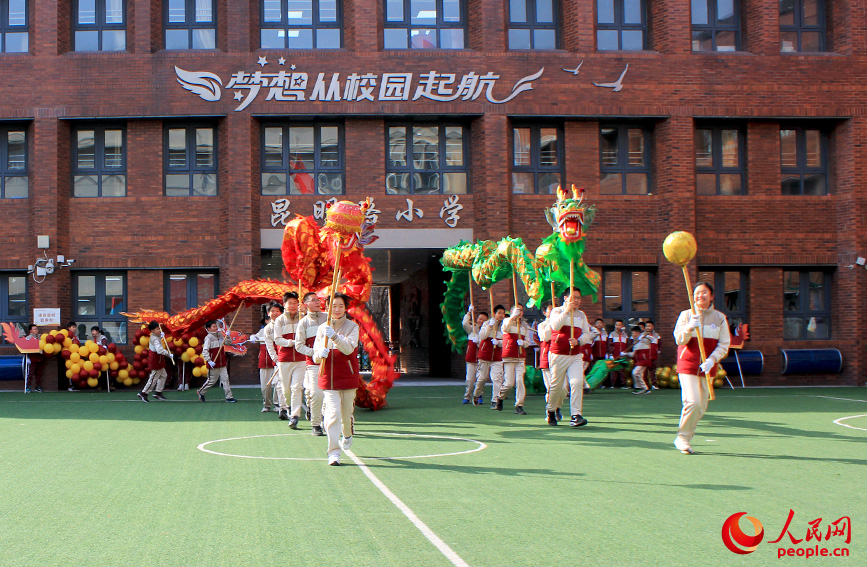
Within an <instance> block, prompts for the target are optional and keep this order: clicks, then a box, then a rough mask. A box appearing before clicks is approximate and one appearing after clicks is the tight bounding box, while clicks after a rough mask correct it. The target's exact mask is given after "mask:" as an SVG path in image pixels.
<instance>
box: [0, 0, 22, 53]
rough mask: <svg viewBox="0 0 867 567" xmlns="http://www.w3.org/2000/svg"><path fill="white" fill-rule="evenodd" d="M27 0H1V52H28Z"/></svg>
mask: <svg viewBox="0 0 867 567" xmlns="http://www.w3.org/2000/svg"><path fill="white" fill-rule="evenodd" d="M27 15H28V14H27V0H0V53H27V50H28V49H29V38H28V33H27V27H28V25H29V22H28V18H27Z"/></svg>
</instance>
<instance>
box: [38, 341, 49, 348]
mask: <svg viewBox="0 0 867 567" xmlns="http://www.w3.org/2000/svg"><path fill="white" fill-rule="evenodd" d="M47 344H48V343H46V342H45V341H44V340H42V341H39V348H40V349H41V350H45V345H47Z"/></svg>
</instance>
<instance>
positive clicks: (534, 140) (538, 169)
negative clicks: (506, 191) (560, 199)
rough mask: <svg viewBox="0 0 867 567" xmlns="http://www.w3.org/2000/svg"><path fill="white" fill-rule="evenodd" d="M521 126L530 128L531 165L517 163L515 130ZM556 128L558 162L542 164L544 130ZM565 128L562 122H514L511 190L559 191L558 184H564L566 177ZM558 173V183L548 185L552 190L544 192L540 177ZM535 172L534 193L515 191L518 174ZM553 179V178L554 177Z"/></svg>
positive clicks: (547, 193) (511, 153) (545, 193)
mask: <svg viewBox="0 0 867 567" xmlns="http://www.w3.org/2000/svg"><path fill="white" fill-rule="evenodd" d="M519 128H529V129H530V151H529V152H528V153H529V157H530V164H529V165H517V164H516V159H517V158H516V156H515V144H516V141H515V140H516V132H515V130H517V129H519ZM550 129H555V130H556V133H557V141H556V157H557V163H556V165H553V166H550V165H542V142H541V138H542V130H550ZM564 131H565V128H564V126H563V123H562V122H558V123H549V124H540V123H534V124H529V123H520V122H516V123H514V124H512V127H511V132H510V138H511V139H510V142H511V143H510V144H509V146H510V162H509V163H510V165H511V168H510V173H511V191H512V193H516V194H533V195H553V194H554V193H556V191H557V185H563V180H564V179H565V178H566V161H565V156H566V144H565V137H564ZM555 173H556V174H557V175H558V178H557V183H556V185H555V184H550V185H548V187H551V190H550V191H547V192H543V191H541V190H540V178H541V177H542V176H545V175H552V174H555ZM526 174H533V193H529V192H526V191H515V188H516V179H517V176H520V175H526ZM552 179H553V178H552Z"/></svg>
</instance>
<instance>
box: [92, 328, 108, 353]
mask: <svg viewBox="0 0 867 567" xmlns="http://www.w3.org/2000/svg"><path fill="white" fill-rule="evenodd" d="M90 336H92V337H93V342H95V343H96V344H97V345H98V346H101V347H105V348H108V338H107V337H106V336H105V335H103V334H102V329H100V328H99V327H97V326H96V325H94V326H93V327H91V328H90Z"/></svg>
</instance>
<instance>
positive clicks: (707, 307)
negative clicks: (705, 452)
mask: <svg viewBox="0 0 867 567" xmlns="http://www.w3.org/2000/svg"><path fill="white" fill-rule="evenodd" d="M692 293H693V300H694V301H695V308H696V311H697V313H696V314H695V315H693V314H692V311H691V310H687V311H682V312H681V314H680V316H679V317H678V318H677V324H676V325H675V327H674V341H675V343H677V376H678V378H679V379H680V389H681V399H682V400H683V411H682V412H681V414H680V424H679V425H678V428H677V437H676V438H675V440H674V446H675V447H676V448H677V449H678V450H679V451H680V452H681V453H686V454H692V453H694V452H695V451H693V449H692V446H691V445H690V441H691V440H692V437H693V435H695V428H696V426H697V425H698V422H699V420H700V419H701V418H702V416H703V415H704V412H705V411H707V400H708V396H709V395H710V391H709V389H708V384H707V380H706V378H705V375H706V374H708V373H710V375H711V376H715V373H716V366H717V364H719V361H721V360H722V359H723V358H725V356H726V354H728V350H729V344H730V343H731V335H730V334H729V322H728V320H726V316H725V315H723V314H722V313H720V312H719V311H717V310H716V309H714V308H713V286H712V285H711V284H709V283H705V282H699V283H698V284H696V286H695V288H693V292H692ZM699 327H701V336H702V339H704V352H705V354H706V355H707V360H705V362H703V363H702V362H701V352H700V350H699V346H698V334H697V333H696V330H697V329H698V328H699ZM699 374H701V375H699Z"/></svg>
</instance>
